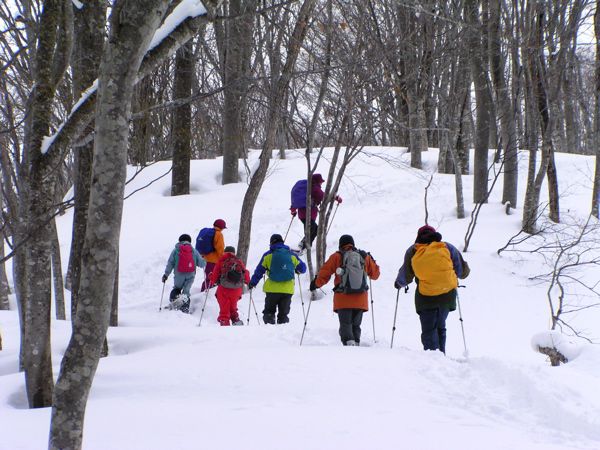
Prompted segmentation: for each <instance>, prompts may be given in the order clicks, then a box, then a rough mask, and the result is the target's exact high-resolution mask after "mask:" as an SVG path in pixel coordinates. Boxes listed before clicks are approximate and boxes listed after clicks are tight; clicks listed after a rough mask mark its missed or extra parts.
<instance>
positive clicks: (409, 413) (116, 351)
mask: <svg viewBox="0 0 600 450" xmlns="http://www.w3.org/2000/svg"><path fill="white" fill-rule="evenodd" d="M256 153H257V152H253V155H252V156H253V157H256ZM288 156H289V157H288V159H286V160H277V159H276V160H273V162H272V165H271V169H270V173H269V176H268V179H267V181H266V183H265V185H264V187H263V190H262V191H261V194H260V196H259V198H258V202H257V205H256V209H255V213H254V218H253V222H252V225H253V230H252V245H251V250H250V257H249V267H250V268H251V269H252V270H253V268H254V267H255V265H256V264H257V262H258V260H259V258H260V255H261V254H262V253H263V252H264V251H266V249H267V248H268V240H269V236H270V235H271V234H272V233H281V234H285V231H286V229H287V226H288V225H289V222H290V216H289V212H288V207H289V190H290V188H291V186H292V185H293V183H294V182H295V181H296V180H297V179H300V178H302V177H303V176H304V171H305V167H306V164H305V161H304V159H303V155H302V153H301V152H294V151H290V152H288ZM423 156H424V166H425V170H424V171H416V170H413V169H410V168H408V167H407V164H406V163H407V162H408V160H409V158H408V155H405V154H402V151H401V150H400V149H393V148H369V149H367V151H366V153H365V154H364V155H362V156H360V157H359V158H357V160H355V162H353V163H352V165H351V167H350V169H349V171H348V174H347V176H346V178H345V179H344V181H343V183H342V185H341V188H340V191H339V194H340V195H341V196H342V197H343V199H344V200H343V203H342V204H341V206H340V207H339V210H338V212H337V215H336V217H335V221H334V223H333V225H332V228H331V232H330V235H329V238H328V246H329V250H330V251H334V250H335V249H336V248H337V240H338V238H339V236H340V235H341V234H352V235H353V236H354V239H355V242H356V245H357V246H358V247H360V248H363V249H366V250H368V251H370V252H371V254H372V255H373V256H374V257H375V258H376V260H377V262H378V264H379V265H380V267H381V278H380V279H379V280H377V281H375V282H373V290H372V293H373V301H374V305H375V308H374V319H375V327H376V329H375V331H376V337H377V342H376V343H374V342H373V326H372V315H371V312H369V313H368V314H366V315H365V316H364V320H363V327H362V328H363V339H362V340H363V343H364V344H366V345H365V346H364V347H359V348H351V347H342V345H341V344H340V342H339V337H338V335H337V328H338V322H337V317H336V315H335V314H334V313H333V312H332V301H331V297H332V294H331V285H328V286H326V288H324V292H325V293H326V296H325V298H322V299H320V300H319V301H316V302H313V303H312V304H311V309H310V315H309V317H308V327H307V330H306V335H305V337H304V344H303V346H302V347H300V346H299V342H300V336H301V333H302V326H303V316H302V300H303V301H304V304H305V307H308V301H307V300H308V290H307V287H308V284H309V279H308V275H306V276H305V277H303V278H302V294H303V296H301V295H300V293H299V292H298V290H297V292H296V294H295V296H294V299H293V303H292V312H291V315H290V318H291V322H290V323H289V324H287V325H280V326H265V325H259V324H258V323H257V321H256V317H255V315H254V312H252V313H251V315H250V326H244V327H219V326H218V325H217V323H216V316H217V311H218V306H217V304H216V300H215V298H214V296H213V295H212V294H211V295H210V297H209V299H208V302H207V306H206V309H205V312H204V318H203V321H202V325H201V326H200V327H198V320H199V317H200V309H201V307H199V305H200V306H201V305H202V302H203V301H204V296H203V295H202V294H200V293H199V285H200V283H199V282H198V280H199V279H200V278H201V276H198V277H197V282H196V285H195V286H194V288H193V289H192V304H193V307H195V308H196V311H195V312H194V313H193V314H192V315H184V314H182V313H180V312H174V311H161V312H159V310H158V309H159V303H160V298H161V288H162V283H161V281H160V277H161V275H162V273H163V270H164V266H165V263H166V260H167V257H168V255H169V252H170V250H171V249H172V247H173V245H174V244H175V242H176V240H177V237H178V236H179V235H180V234H182V233H189V234H190V235H192V236H193V237H195V235H196V234H197V233H198V231H199V229H200V228H202V227H205V226H210V225H211V224H212V222H213V221H214V220H215V219H217V218H222V219H225V220H226V222H227V226H228V228H227V229H226V230H225V232H224V236H225V242H226V244H231V245H236V243H237V242H236V241H237V231H238V226H239V222H240V205H241V201H242V198H243V195H244V191H245V188H246V184H245V183H239V184H237V185H228V186H221V185H220V184H219V177H220V175H219V174H220V167H221V160H220V159H217V160H208V161H194V162H193V163H192V180H193V181H192V190H193V192H192V194H191V195H189V196H182V197H174V198H171V197H169V183H170V176H166V177H164V178H161V179H160V180H158V181H156V182H155V183H153V184H151V185H150V186H149V187H147V188H146V189H144V190H142V191H139V192H137V193H135V194H134V195H133V196H132V197H131V198H129V199H128V200H127V201H126V203H125V211H124V220H123V227H122V233H121V261H120V264H121V265H120V271H121V274H120V311H119V314H120V326H119V327H117V328H111V329H110V330H109V336H108V338H109V345H110V356H109V357H108V358H104V359H103V360H102V361H101V363H100V365H99V368H98V371H97V373H96V378H95V380H94V386H93V389H92V392H91V396H90V399H89V402H88V409H87V414H86V423H85V432H84V448H85V449H87V450H91V449H95V450H108V449H144V450H145V449H198V448H219V449H228V448H232V449H233V448H235V449H238V448H244V449H257V450H258V449H260V450H268V449H273V450H275V449H277V450H281V449H301V450H309V449H347V450H349V449H399V448H403V449H411V450H412V449H415V450H417V449H423V450H425V449H439V448H445V449H478V450H479V449H520V450H529V449H536V450H537V449H557V450H558V449H580V448H581V449H599V448H600V350H599V349H598V347H597V346H594V345H590V344H585V343H584V342H582V341H580V340H579V341H577V340H575V342H576V345H577V351H576V352H574V353H573V354H578V356H577V358H576V359H574V360H573V361H572V362H570V363H569V364H566V365H563V366H561V367H559V368H552V367H550V365H549V363H548V362H547V361H546V360H545V357H544V356H543V355H541V354H538V353H535V352H534V351H533V350H532V349H531V340H532V337H533V336H534V335H536V333H538V332H541V331H544V330H546V329H547V328H548V323H549V308H548V305H547V300H546V286H545V285H543V284H539V283H533V282H532V281H530V280H529V277H531V276H533V275H538V274H541V273H543V272H544V271H545V270H546V268H545V267H543V266H541V265H540V262H539V260H538V259H534V258H533V257H529V256H527V255H517V254H503V256H502V257H499V256H498V255H497V254H496V250H497V249H498V248H500V247H502V246H503V245H504V244H505V243H506V242H507V241H508V239H509V238H510V237H511V236H512V235H514V234H516V233H517V232H518V230H519V225H520V219H521V212H522V211H521V209H520V208H519V209H518V210H517V211H516V212H515V214H513V215H511V216H507V215H505V214H504V207H503V206H502V205H501V204H500V192H501V182H499V183H498V185H497V187H496V191H495V192H494V194H493V195H492V198H491V200H490V203H489V204H488V205H486V206H484V208H483V209H482V212H481V215H480V217H479V220H478V224H477V229H476V231H475V234H474V237H473V239H472V241H471V245H470V248H469V251H468V252H467V253H465V255H464V256H465V259H466V260H467V261H468V262H469V264H470V266H471V269H472V272H471V276H470V277H469V278H468V279H467V280H465V283H464V284H466V286H467V287H466V288H465V289H461V290H460V302H461V306H462V314H463V319H464V329H465V336H466V342H467V346H468V350H469V358H468V359H466V360H465V358H464V357H463V351H464V349H463V342H462V335H461V327H460V322H459V320H458V312H453V313H451V314H450V316H449V320H448V344H447V352H448V356H447V357H445V356H444V355H442V354H440V353H438V352H424V351H423V350H422V347H421V344H420V326H419V321H418V316H417V315H416V313H415V311H414V306H413V290H414V285H412V286H411V292H409V293H408V294H404V292H402V293H401V294H400V298H399V300H400V301H399V305H398V318H397V323H396V327H397V329H396V333H395V337H394V349H392V350H390V338H391V333H392V325H393V324H392V322H393V315H394V307H395V304H396V290H395V289H394V288H393V281H394V278H395V276H396V272H397V270H398V268H399V266H400V264H401V261H402V257H403V255H404V251H405V249H406V247H408V246H409V245H410V244H411V243H412V242H414V239H415V235H416V230H417V228H418V227H419V226H421V225H422V224H423V221H424V208H423V190H424V187H425V185H426V184H427V182H428V179H429V173H430V172H434V171H435V167H436V160H437V152H436V151H435V150H431V151H429V152H427V154H425V155H423ZM525 160H526V157H525V155H523V161H522V166H521V174H522V177H521V180H522V181H521V184H520V187H519V190H520V200H521V199H522V198H523V197H522V195H523V192H524V184H525V183H524V176H525V173H526V170H525V169H526V168H525ZM253 162H255V161H254V160H252V162H251V163H253ZM324 163H325V164H326V161H325V162H324ZM557 165H558V171H559V176H560V189H561V192H562V193H563V198H562V199H561V201H562V204H561V206H562V208H563V211H564V214H565V216H573V217H580V218H584V217H585V216H586V215H587V212H588V209H589V204H590V196H591V194H590V186H591V181H590V180H591V178H592V174H593V160H592V159H591V158H587V157H581V156H572V155H557ZM169 167H170V163H168V162H164V163H157V164H154V165H152V166H151V167H149V168H146V169H144V171H143V172H142V173H141V174H139V175H138V176H137V177H136V178H135V179H134V181H133V182H131V183H130V184H129V185H128V188H127V190H128V192H132V191H134V190H136V189H138V188H140V187H142V186H145V185H146V184H148V183H149V182H150V181H151V180H153V179H155V178H157V177H159V176H160V175H162V174H164V173H165V172H167V171H168V169H169ZM327 169H328V167H327V166H326V165H323V166H322V167H320V172H321V173H322V174H324V176H325V174H326V173H327ZM133 172H134V169H133V168H131V169H130V175H131V174H133ZM464 182H465V199H466V200H467V202H468V203H467V207H468V208H469V209H470V207H471V203H470V200H471V198H472V179H471V177H465V179H464ZM453 183H454V179H453V176H449V175H437V174H436V175H435V176H434V179H433V184H432V186H431V188H430V191H429V199H428V203H429V223H430V224H431V225H433V226H434V227H436V228H437V229H438V230H439V231H440V232H441V233H442V235H443V237H444V240H447V241H449V242H451V243H453V244H455V245H456V246H457V248H459V249H461V248H462V245H463V242H464V235H465V231H466V228H467V225H468V221H469V220H468V219H462V220H458V219H456V218H455V199H454V187H453V186H454V184H453ZM519 206H521V205H519ZM71 220H72V212H71V213H69V214H66V215H65V216H63V217H61V218H59V230H60V231H59V232H60V236H61V243H62V250H63V255H64V257H63V260H64V261H65V265H66V259H67V255H68V250H69V238H70V233H71V230H70V226H71ZM301 233H302V228H301V224H300V222H299V221H298V220H297V219H296V220H295V221H294V223H293V225H292V228H291V231H290V234H289V237H288V240H287V242H288V243H290V244H292V245H294V244H296V243H297V242H298V241H299V240H300V237H301ZM594 270H596V271H597V269H594ZM592 276H595V277H596V278H597V272H596V274H595V275H594V274H592ZM171 281H172V277H171V278H170V279H169V282H167V284H169V283H170V282H171ZM168 287H169V286H168ZM168 287H167V292H165V297H166V296H167V295H168ZM261 287H262V284H261V285H259V288H258V289H256V290H255V291H254V292H253V299H254V301H255V303H256V306H257V308H258V310H259V315H260V311H261V309H262V306H263V302H264V294H263V293H262V291H261V289H260V288H261ZM13 303H14V299H13ZM13 306H14V304H13ZM248 306H249V295H248V294H246V295H244V297H243V299H242V300H241V301H240V304H239V307H240V312H241V315H242V317H243V319H244V321H246V320H247V318H248ZM572 323H573V324H574V325H575V326H576V328H577V329H579V330H585V331H586V332H587V334H588V335H589V336H590V337H593V338H596V339H598V338H599V337H600V326H599V324H600V310H599V309H588V310H585V311H582V312H580V313H579V314H578V315H576V316H575V317H573V318H572ZM0 327H1V330H2V337H3V344H4V350H3V351H2V352H0V424H1V431H0V449H6V450H15V449H42V448H45V447H46V445H47V437H48V426H49V418H50V410H49V409H41V410H29V409H27V403H26V398H25V393H24V380H23V375H22V374H21V373H19V372H18V359H17V358H18V346H19V334H18V321H17V313H16V310H13V311H9V312H4V311H0ZM69 333H70V323H69V322H60V321H59V322H55V323H54V324H53V336H52V339H53V342H52V348H53V352H54V353H53V362H54V364H55V375H57V374H58V368H59V363H60V358H61V356H62V354H63V352H64V350H65V347H66V345H67V342H68V339H69Z"/></svg>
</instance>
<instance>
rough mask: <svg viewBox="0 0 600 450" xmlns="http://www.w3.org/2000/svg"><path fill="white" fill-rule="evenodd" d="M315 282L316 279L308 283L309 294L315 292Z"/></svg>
mask: <svg viewBox="0 0 600 450" xmlns="http://www.w3.org/2000/svg"><path fill="white" fill-rule="evenodd" d="M316 281H317V277H315V279H314V280H312V281H311V282H310V287H309V288H308V289H309V290H310V292H313V291H316V290H317V283H316Z"/></svg>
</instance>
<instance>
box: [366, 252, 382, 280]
mask: <svg viewBox="0 0 600 450" xmlns="http://www.w3.org/2000/svg"><path fill="white" fill-rule="evenodd" d="M365 271H366V272H367V275H368V276H369V278H371V279H372V280H376V279H377V278H379V275H380V271H379V266H378V265H377V263H376V262H375V260H374V259H373V258H372V257H371V255H367V257H366V258H365Z"/></svg>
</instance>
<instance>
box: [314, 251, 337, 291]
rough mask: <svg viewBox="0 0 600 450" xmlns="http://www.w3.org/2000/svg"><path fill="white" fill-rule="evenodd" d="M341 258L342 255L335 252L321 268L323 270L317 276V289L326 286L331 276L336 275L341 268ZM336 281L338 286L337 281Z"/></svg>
mask: <svg viewBox="0 0 600 450" xmlns="http://www.w3.org/2000/svg"><path fill="white" fill-rule="evenodd" d="M341 258H342V257H341V255H340V254H339V253H338V252H335V253H333V254H332V255H331V256H330V257H329V258H328V259H327V261H325V264H323V265H322V266H321V269H320V270H319V273H318V274H317V280H316V281H315V284H316V285H317V287H321V286H324V285H326V284H327V283H328V282H329V279H330V278H331V275H333V274H335V271H336V269H337V268H338V267H340V266H341V264H342V259H341ZM336 278H337V275H336ZM335 281H336V284H337V280H335Z"/></svg>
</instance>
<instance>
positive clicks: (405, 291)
mask: <svg viewBox="0 0 600 450" xmlns="http://www.w3.org/2000/svg"><path fill="white" fill-rule="evenodd" d="M404 293H405V294H408V286H404Z"/></svg>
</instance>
